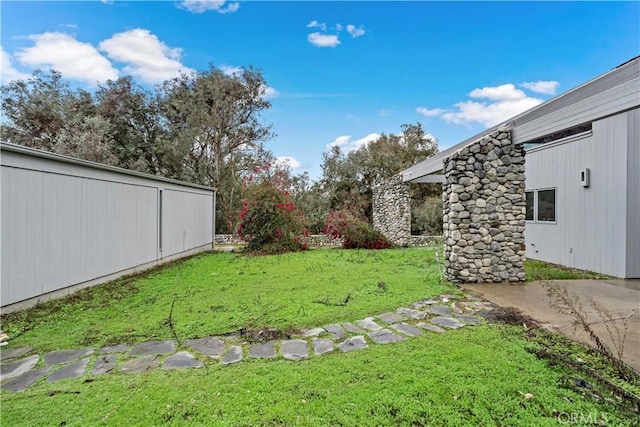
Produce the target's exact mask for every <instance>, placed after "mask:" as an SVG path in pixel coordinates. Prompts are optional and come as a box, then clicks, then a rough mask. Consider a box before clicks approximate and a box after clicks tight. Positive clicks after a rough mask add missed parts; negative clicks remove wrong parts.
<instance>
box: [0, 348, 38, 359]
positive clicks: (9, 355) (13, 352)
mask: <svg viewBox="0 0 640 427" xmlns="http://www.w3.org/2000/svg"><path fill="white" fill-rule="evenodd" d="M31 350H33V349H32V348H31V347H18V348H8V349H6V350H2V352H0V362H4V361H5V360H11V359H17V358H18V357H22V356H24V355H25V354H28V353H30V352H31Z"/></svg>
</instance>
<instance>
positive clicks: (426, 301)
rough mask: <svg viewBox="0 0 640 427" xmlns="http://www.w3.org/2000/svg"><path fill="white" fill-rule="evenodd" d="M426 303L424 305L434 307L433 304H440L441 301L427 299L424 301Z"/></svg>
mask: <svg viewBox="0 0 640 427" xmlns="http://www.w3.org/2000/svg"><path fill="white" fill-rule="evenodd" d="M422 302H423V303H424V305H433V304H440V301H436V300H433V299H427V300H424V301H422Z"/></svg>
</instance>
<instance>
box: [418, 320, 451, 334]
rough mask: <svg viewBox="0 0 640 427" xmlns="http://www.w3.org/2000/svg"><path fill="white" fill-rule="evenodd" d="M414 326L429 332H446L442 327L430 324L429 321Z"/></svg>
mask: <svg viewBox="0 0 640 427" xmlns="http://www.w3.org/2000/svg"><path fill="white" fill-rule="evenodd" d="M416 326H417V327H418V328H422V329H426V330H427V331H431V332H437V333H439V334H444V333H445V332H447V331H445V330H444V329H442V328H441V327H440V326H436V325H432V324H430V323H424V322H420V323H418V324H417V325H416Z"/></svg>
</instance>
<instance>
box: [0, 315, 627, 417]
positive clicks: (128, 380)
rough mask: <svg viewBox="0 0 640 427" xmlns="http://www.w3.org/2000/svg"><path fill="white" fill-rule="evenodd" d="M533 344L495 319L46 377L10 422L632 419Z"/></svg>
mask: <svg viewBox="0 0 640 427" xmlns="http://www.w3.org/2000/svg"><path fill="white" fill-rule="evenodd" d="M526 345H527V342H526V340H525V339H524V338H522V336H521V333H520V332H518V331H517V330H516V329H514V328H512V327H503V326H497V325H488V326H480V327H476V328H473V329H472V328H467V329H463V330H460V331H456V332H451V333H447V334H444V335H438V334H430V335H425V336H423V337H420V338H414V339H411V340H407V341H405V342H402V343H396V344H392V345H387V346H382V345H377V346H370V347H369V348H368V349H365V350H361V351H358V352H352V353H347V354H342V353H335V354H330V355H324V356H321V357H312V358H310V359H309V360H304V361H300V362H291V361H286V360H276V361H264V360H262V361H258V360H255V361H250V362H245V363H241V364H238V365H232V366H228V367H222V366H221V365H219V364H217V363H215V362H209V363H208V364H207V367H206V368H204V369H201V370H197V371H196V370H188V371H173V372H163V371H161V370H156V371H153V372H151V373H147V374H139V375H124V374H109V375H103V376H101V377H98V378H96V379H95V380H92V381H90V382H86V383H83V382H82V381H80V380H70V381H65V382H59V383H55V384H54V385H50V384H47V383H46V382H44V383H40V384H38V385H35V386H32V387H31V388H29V389H28V390H27V391H25V392H23V393H2V425H7V426H9V425H11V426H22V425H24V426H27V425H28V426H33V425H67V426H70V425H74V426H86V425H102V424H107V425H127V426H131V425H144V426H147V425H165V424H169V425H214V426H218V425H220V426H249V425H283V426H327V425H343V426H395V425H407V426H557V425H560V422H559V420H560V421H562V420H565V419H567V417H569V416H570V414H582V415H583V416H584V417H587V416H592V417H595V418H594V420H596V421H598V422H602V421H605V422H606V425H612V426H623V425H633V424H632V423H633V422H634V418H633V416H631V415H625V414H623V413H619V412H617V411H616V409H615V408H614V407H612V406H609V405H602V404H596V403H594V402H592V401H590V400H588V399H586V398H585V397H583V396H582V395H581V394H579V393H577V392H575V391H572V390H570V389H567V388H563V387H560V386H559V384H561V382H562V378H563V375H565V374H563V372H562V371H561V370H559V369H551V368H549V367H547V365H546V364H545V362H543V361H541V360H538V359H537V358H536V357H535V356H533V355H532V354H530V353H528V352H526V351H525V350H524V347H525V346H526ZM527 394H530V395H531V396H525V395H527ZM527 397H529V398H527ZM595 425H599V424H595Z"/></svg>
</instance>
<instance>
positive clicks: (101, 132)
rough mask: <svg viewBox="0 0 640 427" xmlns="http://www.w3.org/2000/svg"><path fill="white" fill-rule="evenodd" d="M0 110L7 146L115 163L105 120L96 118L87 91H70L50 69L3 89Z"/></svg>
mask: <svg viewBox="0 0 640 427" xmlns="http://www.w3.org/2000/svg"><path fill="white" fill-rule="evenodd" d="M2 112H3V119H4V120H3V123H2V135H3V138H4V139H6V140H7V141H8V142H12V143H16V144H20V145H24V146H27V147H34V148H38V149H41V150H45V151H52V152H54V153H58V154H64V155H68V156H72V157H76V158H79V159H85V160H90V161H94V162H99V163H104V164H110V165H119V162H118V159H117V157H116V156H114V155H113V153H112V150H113V147H112V143H113V138H112V137H111V127H112V126H111V123H110V122H109V120H107V119H105V118H104V117H103V116H101V115H100V114H99V112H98V110H97V109H96V106H95V104H94V101H93V97H92V95H91V94H90V93H89V92H87V91H85V90H81V89H78V90H76V91H75V92H73V91H71V89H70V88H69V84H68V83H67V82H65V81H63V80H62V76H61V75H60V73H58V72H57V71H55V70H51V71H49V72H48V73H45V72H43V71H41V70H36V71H34V73H33V75H32V77H31V78H29V79H28V80H26V81H22V80H18V81H13V82H11V83H9V84H8V85H6V86H2Z"/></svg>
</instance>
